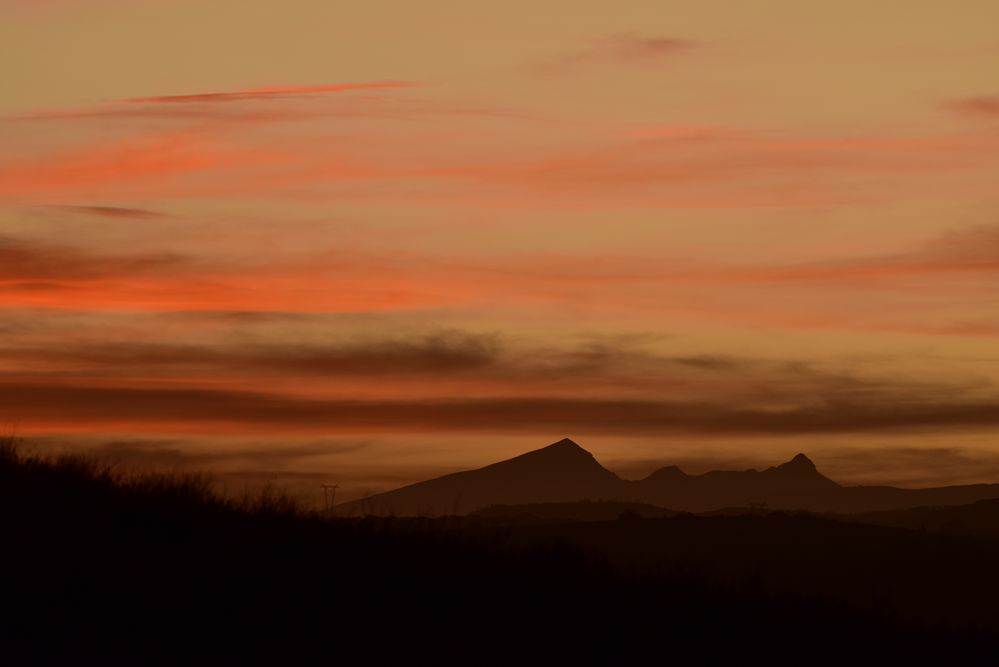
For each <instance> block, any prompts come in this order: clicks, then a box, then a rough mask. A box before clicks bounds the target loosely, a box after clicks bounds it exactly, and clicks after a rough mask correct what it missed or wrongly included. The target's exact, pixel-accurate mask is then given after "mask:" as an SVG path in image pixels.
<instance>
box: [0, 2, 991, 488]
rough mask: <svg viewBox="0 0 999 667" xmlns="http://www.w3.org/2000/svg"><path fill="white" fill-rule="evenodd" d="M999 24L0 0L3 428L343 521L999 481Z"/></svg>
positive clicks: (781, 7)
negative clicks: (640, 480) (423, 495)
mask: <svg viewBox="0 0 999 667" xmlns="http://www.w3.org/2000/svg"><path fill="white" fill-rule="evenodd" d="M997 26H999V3H997V2H996V1H995V0H960V1H959V2H943V1H925V2H924V1H913V0H864V1H860V0H845V1H841V2H835V3H832V2H829V3H814V2H801V1H800V0H770V1H762V0H759V1H749V2H720V1H717V0H698V1H694V0H683V1H679V0H656V1H648V2H635V1H619V2H613V3H607V2H592V1H588V0H573V1H572V2H569V1H568V0H567V1H565V2H562V1H553V0H530V1H529V2H528V1H522V0H508V1H506V2H502V3H482V2H468V1H467V0H466V1H464V2H459V1H454V2H450V1H449V2H435V1H430V0H428V1H427V2H401V1H398V0H396V1H394V2H388V1H385V0H366V1H365V2H329V1H327V0H283V1H282V2H277V1H276V0H0V56H2V58H0V80H2V81H3V86H2V88H0V427H2V428H4V429H16V431H17V433H18V434H20V435H21V436H22V437H24V438H25V439H26V440H28V441H29V442H32V443H34V444H36V445H37V446H39V447H48V448H64V449H65V448H70V449H74V450H80V451H83V450H86V451H94V452H100V453H104V454H111V455H113V456H114V457H118V458H120V459H122V460H124V461H128V462H131V463H136V464H141V465H146V464H149V465H157V466H180V467H185V468H197V469H208V470H212V471H214V472H216V473H218V474H219V475H221V476H222V477H223V478H225V479H237V478H247V479H262V480H273V481H276V482H278V483H282V484H299V485H301V486H302V488H309V489H312V488H313V487H316V488H318V481H320V480H322V481H338V482H339V483H340V484H341V485H342V489H343V492H344V496H343V497H344V498H349V497H356V496H358V495H360V494H361V493H364V492H365V491H368V490H370V491H379V490H384V489H386V488H390V487H394V486H398V485H401V484H403V483H407V482H410V481H416V480H418V479H423V478H426V477H429V476H432V475H437V474H441V473H444V472H450V471H453V470H457V469H462V468H468V467H474V466H479V465H483V464H486V463H490V462H493V461H495V460H498V459H501V458H505V457H508V456H512V455H514V454H518V453H521V452H523V451H526V450H529V449H534V448H537V447H540V446H543V445H546V444H548V443H550V442H554V441H556V440H558V439H560V438H562V437H565V436H570V437H572V438H574V439H575V440H576V441H577V442H579V443H580V444H581V445H582V446H584V447H586V448H587V449H589V450H590V451H592V452H593V453H594V454H595V455H596V457H597V458H598V459H599V460H600V461H601V462H603V463H604V464H605V465H607V466H608V467H609V468H611V469H612V470H615V471H616V472H619V473H620V474H621V475H622V476H625V477H634V476H640V475H642V474H645V473H647V472H649V471H651V470H652V469H653V468H655V467H656V466H657V465H658V464H661V463H678V464H680V465H681V466H682V467H684V468H685V469H687V470H689V471H691V472H698V471H703V470H706V469H709V468H712V467H717V466H721V467H748V466H754V467H757V466H766V465H770V464H773V463H776V462H779V461H781V460H784V459H786V458H790V456H792V455H793V454H795V453H796V452H798V451H804V452H806V453H808V454H809V455H810V456H811V457H812V458H813V459H814V460H815V462H816V464H817V465H818V466H819V468H820V469H821V470H822V471H823V472H825V473H826V474H828V475H829V476H830V477H833V478H834V479H837V480H839V481H842V482H847V483H865V482H879V483H880V482H886V483H897V484H901V485H909V486H925V485H933V484H951V483H967V482H973V481H985V480H988V481H999V31H997Z"/></svg>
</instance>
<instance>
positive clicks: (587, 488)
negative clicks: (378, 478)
mask: <svg viewBox="0 0 999 667" xmlns="http://www.w3.org/2000/svg"><path fill="white" fill-rule="evenodd" d="M621 484H622V480H621V479H619V478H618V476H617V475H615V474H614V473H612V472H611V471H609V470H607V469H606V468H604V467H603V466H602V465H600V464H599V463H597V460H596V459H595V458H593V454H590V453H589V452H588V451H586V450H585V449H583V448H582V447H580V446H579V445H577V444H576V443H575V442H573V441H572V440H569V439H568V438H565V439H563V440H559V441H558V442H556V443H554V444H552V445H549V446H547V447H544V448H542V449H538V450H535V451H533V452H528V453H527V454H522V455H520V456H517V457H515V458H512V459H509V460H506V461H501V462H499V463H494V464H492V465H489V466H486V467H484V468H479V469H477V470H468V471H465V472H457V473H453V474H450V475H444V476H443V477H437V478H436V479H431V480H428V481H426V482H418V483H417V484H412V485H410V486H406V487H403V488H401V489H396V490H395V491H389V492H387V493H381V494H378V495H376V496H371V497H369V498H365V499H362V500H359V501H355V502H354V503H348V504H345V505H343V506H341V512H345V513H348V514H349V513H357V512H360V513H362V514H383V515H385V514H396V515H399V516H406V515H428V516H435V515H439V514H466V513H468V512H472V511H474V510H477V509H481V508H483V507H487V506H489V505H521V504H527V503H556V502H571V501H575V500H582V499H587V498H590V499H594V500H596V499H602V498H613V497H614V496H615V495H616V494H617V493H618V492H619V491H618V490H619V488H620V485H621Z"/></svg>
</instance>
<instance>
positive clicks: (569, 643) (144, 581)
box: [0, 448, 999, 665]
mask: <svg viewBox="0 0 999 667" xmlns="http://www.w3.org/2000/svg"><path fill="white" fill-rule="evenodd" d="M627 516H631V515H627ZM0 531H2V532H0V534H2V536H3V553H4V566H5V567H4V570H3V575H2V576H3V582H2V590H3V597H2V605H0V655H2V657H3V659H4V660H3V661H4V662H5V663H6V664H17V665H21V664H56V663H59V664H109V663H111V662H120V663H128V664H155V663H170V664H203V663H208V662H212V663H216V664H246V663H249V664H257V663H260V662H265V661H270V662H274V663H276V664H298V663H302V662H304V661H305V660H309V661H317V660H321V661H323V662H327V661H328V662H336V661H338V660H339V661H344V660H351V661H355V660H364V661H365V662H370V663H373V664H381V663H384V662H386V661H388V660H393V661H398V660H405V661H407V662H417V663H427V662H429V663H437V664H445V663H458V662H460V663H462V664H491V663H500V662H502V663H505V664H509V663H510V662H511V661H516V662H518V663H526V664H532V663H536V662H552V661H557V663H558V664H561V663H565V662H569V661H573V662H575V661H585V662H586V663H592V662H604V663H620V662H623V661H626V660H637V659H639V658H640V657H644V656H648V655H652V656H656V657H657V659H659V660H662V661H675V660H684V659H689V658H691V657H694V658H696V659H697V660H698V662H702V663H715V662H719V661H734V660H739V661H740V662H752V663H757V662H762V663H763V664H791V663H793V664H803V663H808V664H823V663H826V664H828V663H833V662H838V661H842V660H846V659H850V660H852V661H854V662H855V661H856V660H857V658H858V656H862V657H863V661H864V662H865V663H866V664H871V663H874V662H878V661H885V662H887V661H891V663H892V664H902V663H907V664H921V663H935V664H954V663H963V664H990V663H992V662H993V659H994V658H995V657H996V653H997V651H996V643H995V638H996V636H999V635H997V634H996V633H997V630H999V628H997V621H996V619H995V617H994V614H993V613H992V610H993V609H994V605H995V601H996V599H997V596H999V574H997V572H996V568H995V567H994V563H995V562H997V557H999V546H997V545H990V544H989V543H984V542H982V543H979V542H972V541H967V540H961V539H955V538H947V537H939V536H938V537H934V536H930V535H926V534H922V533H919V532H915V531H905V530H900V529H890V528H880V527H873V526H860V525H852V524H845V523H837V522H832V521H823V520H819V519H815V518H806V517H791V516H780V517H778V516H772V517H767V518H761V517H742V518H738V517H736V518H727V519H720V520H716V519H706V518H697V517H675V518H662V519H641V518H634V517H632V518H630V519H625V520H615V521H597V522H592V523H587V524H553V525H547V526H521V527H509V526H508V527H497V526H490V525H488V524H482V523H478V522H476V521H475V520H474V519H469V518H456V517H451V518H441V519H436V520H430V519H408V520H405V519H378V518H368V519H356V520H348V519H338V520H332V521H331V520H327V519H323V518H321V517H319V516H317V515H315V514H309V513H303V512H301V511H297V510H296V509H295V508H294V507H293V506H292V505H291V504H289V503H288V502H286V501H283V500H282V499H281V498H280V497H278V496H273V495H270V496H263V497H260V498H256V499H249V500H246V501H244V502H239V503H236V502H232V501H225V500H221V499H219V498H218V497H216V496H214V495H213V494H212V493H211V491H210V487H209V486H208V485H207V483H206V482H205V480H203V479H201V478H196V477H195V478H192V477H184V478H176V477H157V476H152V477H149V476H147V477H139V478H127V477H123V476H119V475H116V474H114V472H113V471H112V470H109V469H107V468H104V467H102V466H100V465H98V464H95V463H92V462H86V461H80V460H74V459H66V460H61V461H55V462H51V461H41V460H37V459H30V458H25V457H23V456H20V455H18V454H17V452H16V451H14V450H13V449H11V448H4V449H0ZM933 609H936V610H937V611H936V612H935V613H928V612H927V610H931V611H932V610H933Z"/></svg>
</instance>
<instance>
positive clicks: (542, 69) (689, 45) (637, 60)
mask: <svg viewBox="0 0 999 667" xmlns="http://www.w3.org/2000/svg"><path fill="white" fill-rule="evenodd" d="M697 46H699V45H698V44H697V43H696V42H693V41H691V40H687V39H680V38H677V37H667V36H659V35H644V34H641V33H637V32H623V33H616V34H611V35H602V36H599V37H595V38H592V39H590V40H588V41H587V42H586V43H585V45H584V46H582V47H581V48H578V49H576V50H573V51H569V52H567V53H563V54H562V55H559V56H555V57H553V58H548V59H546V60H542V61H539V62H535V63H533V64H531V65H530V66H529V69H530V70H531V71H534V72H536V73H541V74H565V73H568V72H571V71H573V70H575V69H578V68H581V67H585V66H591V65H606V64H610V65H617V66H650V65H657V64H660V63H663V62H665V61H666V60H667V59H669V58H672V57H674V56H676V55H678V54H681V53H684V52H686V51H689V50H691V49H693V48H695V47H697Z"/></svg>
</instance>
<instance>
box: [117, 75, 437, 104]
mask: <svg viewBox="0 0 999 667" xmlns="http://www.w3.org/2000/svg"><path fill="white" fill-rule="evenodd" d="M416 85H417V84H416V83H414V82H411V81H366V82H360V83H341V84H330V85H313V86H265V87H260V88H244V89H242V90H229V91H221V92H209V93H193V94H187V95H154V96H150V97H132V98H129V99H127V100H125V102H127V103H131V104H191V103H197V104H201V103H218V102H246V101H256V100H275V99H287V98H290V97H307V96H312V95H324V94H328V93H342V92H347V91H353V90H384V89H392V88H411V87H413V86H416Z"/></svg>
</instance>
